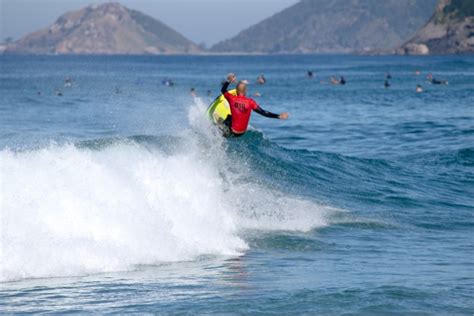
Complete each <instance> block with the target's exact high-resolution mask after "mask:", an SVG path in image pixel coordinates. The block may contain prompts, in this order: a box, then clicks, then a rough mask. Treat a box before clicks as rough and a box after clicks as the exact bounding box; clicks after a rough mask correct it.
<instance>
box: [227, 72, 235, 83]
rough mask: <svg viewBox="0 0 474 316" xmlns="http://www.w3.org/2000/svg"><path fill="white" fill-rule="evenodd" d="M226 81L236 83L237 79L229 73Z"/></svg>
mask: <svg viewBox="0 0 474 316" xmlns="http://www.w3.org/2000/svg"><path fill="white" fill-rule="evenodd" d="M227 81H228V82H230V83H233V82H236V81H237V77H236V76H235V74H234V73H232V72H231V73H230V74H228V75H227Z"/></svg>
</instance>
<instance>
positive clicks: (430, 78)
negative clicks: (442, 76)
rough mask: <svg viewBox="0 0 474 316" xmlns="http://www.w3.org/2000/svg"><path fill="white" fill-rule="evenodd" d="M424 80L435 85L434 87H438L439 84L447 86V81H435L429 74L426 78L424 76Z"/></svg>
mask: <svg viewBox="0 0 474 316" xmlns="http://www.w3.org/2000/svg"><path fill="white" fill-rule="evenodd" d="M426 79H427V80H428V82H429V83H431V84H436V85H440V84H444V85H448V84H449V82H448V80H437V79H435V78H434V77H433V75H432V74H429V75H428V76H426Z"/></svg>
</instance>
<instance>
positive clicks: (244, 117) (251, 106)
mask: <svg viewBox="0 0 474 316" xmlns="http://www.w3.org/2000/svg"><path fill="white" fill-rule="evenodd" d="M236 81H237V79H236V77H235V75H234V74H232V73H231V74H229V75H228V76H227V81H225V82H224V84H223V85H222V89H221V92H222V94H223V95H224V97H225V98H226V100H227V102H229V106H230V112H231V115H228V116H227V118H226V119H225V121H223V122H222V123H223V125H224V126H225V127H226V129H225V130H224V134H225V136H242V135H244V134H245V132H246V131H247V127H248V125H249V120H250V115H251V114H252V111H255V112H257V113H258V114H260V115H263V116H265V117H269V118H276V119H280V120H286V119H287V118H288V116H289V115H288V113H287V112H284V113H281V114H275V113H271V112H268V111H265V110H264V109H262V108H261V107H260V106H259V105H258V104H257V102H255V101H254V100H253V99H251V98H248V97H247V96H246V95H247V84H248V83H247V82H246V81H239V82H238V83H237V87H236V89H237V95H236V96H234V95H232V94H231V93H229V91H227V89H228V88H229V85H230V84H231V83H234V82H236Z"/></svg>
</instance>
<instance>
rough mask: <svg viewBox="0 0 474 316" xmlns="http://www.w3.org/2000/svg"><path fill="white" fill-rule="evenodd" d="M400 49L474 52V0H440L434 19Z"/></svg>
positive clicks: (401, 52) (424, 53)
mask: <svg viewBox="0 0 474 316" xmlns="http://www.w3.org/2000/svg"><path fill="white" fill-rule="evenodd" d="M398 52H399V53H400V54H415V55H426V54H460V53H474V0H440V2H439V4H438V6H437V8H436V12H435V13H434V15H433V16H432V18H431V19H430V21H429V22H428V23H427V24H426V25H425V26H424V27H423V28H421V29H420V30H419V31H418V33H416V35H415V36H414V37H413V38H412V39H411V40H410V41H408V42H407V43H406V44H404V45H403V46H402V47H401V48H400V49H399V50H398Z"/></svg>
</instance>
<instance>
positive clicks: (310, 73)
mask: <svg viewBox="0 0 474 316" xmlns="http://www.w3.org/2000/svg"><path fill="white" fill-rule="evenodd" d="M306 75H307V76H308V78H309V79H313V77H314V73H313V72H312V71H311V70H308V72H307V73H306Z"/></svg>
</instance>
